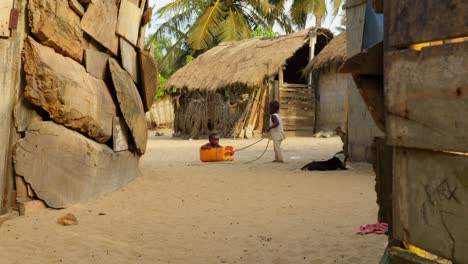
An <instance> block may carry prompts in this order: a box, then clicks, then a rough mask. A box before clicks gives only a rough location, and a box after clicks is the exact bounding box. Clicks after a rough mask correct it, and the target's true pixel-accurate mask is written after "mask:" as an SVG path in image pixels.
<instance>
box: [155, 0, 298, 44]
mask: <svg viewBox="0 0 468 264" xmlns="http://www.w3.org/2000/svg"><path fill="white" fill-rule="evenodd" d="M285 3H286V0H193V1H189V0H174V1H172V2H171V3H169V4H167V5H166V6H164V7H162V8H161V9H159V10H158V11H157V13H156V15H157V17H158V18H164V17H165V18H168V20H167V22H165V23H163V24H162V25H161V26H160V27H159V28H158V30H157V32H156V34H157V35H159V36H161V35H162V34H163V33H167V34H168V35H172V36H173V37H174V38H175V39H179V37H183V38H184V45H187V47H189V48H190V49H192V50H194V51H204V50H207V49H209V48H211V47H213V46H216V45H217V44H218V43H220V42H223V41H233V40H241V39H245V38H249V37H251V36H252V31H253V29H255V28H258V27H260V28H263V29H268V28H272V27H273V25H274V23H275V22H278V24H279V25H280V26H282V27H283V28H284V29H285V30H286V31H287V32H290V30H291V28H290V27H289V26H288V24H289V21H288V18H287V15H285V14H284V10H285Z"/></svg>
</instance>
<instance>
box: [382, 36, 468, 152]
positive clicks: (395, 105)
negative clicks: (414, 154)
mask: <svg viewBox="0 0 468 264" xmlns="http://www.w3.org/2000/svg"><path fill="white" fill-rule="evenodd" d="M467 50H468V42H463V43H457V44H445V45H441V46H434V47H427V48H424V49H422V50H421V51H420V52H417V51H412V50H405V51H396V52H389V53H388V55H387V57H386V59H385V61H386V66H385V68H386V74H385V93H386V100H387V102H386V105H387V111H388V115H387V119H388V120H387V127H388V128H387V133H388V142H389V144H391V145H396V146H406V147H413V148H423V149H434V150H451V151H461V152H468V134H467V133H466V131H467V130H468V118H466V116H465V115H464V114H462V113H468V78H466V76H468V53H467V52H466V51H467Z"/></svg>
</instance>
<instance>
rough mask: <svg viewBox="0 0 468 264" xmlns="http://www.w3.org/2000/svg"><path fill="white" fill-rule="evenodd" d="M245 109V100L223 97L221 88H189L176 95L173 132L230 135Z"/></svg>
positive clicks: (185, 134)
mask: <svg viewBox="0 0 468 264" xmlns="http://www.w3.org/2000/svg"><path fill="white" fill-rule="evenodd" d="M244 110H245V102H243V101H242V100H239V99H238V98H226V97H225V95H224V94H222V93H220V92H200V91H192V92H188V93H183V94H181V95H179V97H178V98H177V99H176V105H175V123H174V130H175V136H179V137H183V138H194V139H198V138H202V137H207V136H208V135H209V134H210V133H211V132H217V133H219V134H220V135H221V136H223V137H232V136H233V132H234V131H233V128H234V126H235V124H236V121H237V120H238V119H239V117H240V115H241V114H242V113H243V111H244Z"/></svg>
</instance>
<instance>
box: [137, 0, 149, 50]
mask: <svg viewBox="0 0 468 264" xmlns="http://www.w3.org/2000/svg"><path fill="white" fill-rule="evenodd" d="M140 10H141V11H143V10H144V12H145V13H146V11H148V1H146V0H142V1H141V3H140ZM142 20H143V18H142ZM146 26H147V25H146V24H141V26H140V33H139V35H138V42H137V48H138V50H140V51H141V50H144V48H145V37H146Z"/></svg>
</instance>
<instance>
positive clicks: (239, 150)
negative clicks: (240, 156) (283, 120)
mask: <svg viewBox="0 0 468 264" xmlns="http://www.w3.org/2000/svg"><path fill="white" fill-rule="evenodd" d="M264 139H265V137H263V138H262V139H260V140H258V141H256V142H254V143H252V144H250V145H248V146H247V147H244V148H241V149H238V150H235V152H241V151H243V150H245V149H248V148H250V147H252V146H254V145H256V144H257V143H260V141H262V140H264Z"/></svg>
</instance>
